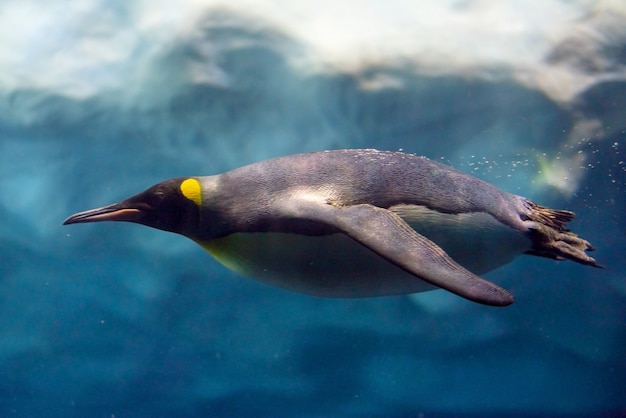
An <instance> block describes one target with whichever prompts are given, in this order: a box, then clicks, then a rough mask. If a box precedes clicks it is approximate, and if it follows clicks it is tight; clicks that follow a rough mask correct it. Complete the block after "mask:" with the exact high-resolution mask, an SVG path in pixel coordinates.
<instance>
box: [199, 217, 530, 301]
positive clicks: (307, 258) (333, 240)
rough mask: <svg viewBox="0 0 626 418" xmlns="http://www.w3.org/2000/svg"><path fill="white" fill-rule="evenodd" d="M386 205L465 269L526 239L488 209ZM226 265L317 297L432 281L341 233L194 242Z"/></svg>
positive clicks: (493, 259) (497, 261)
mask: <svg viewBox="0 0 626 418" xmlns="http://www.w3.org/2000/svg"><path fill="white" fill-rule="evenodd" d="M406 209H407V208H406V207H404V208H403V207H396V208H392V210H393V211H394V212H396V213H398V215H400V216H402V217H403V218H404V219H405V220H406V221H407V222H408V223H409V224H410V225H411V226H413V228H414V229H416V230H417V231H418V232H420V233H421V234H423V235H425V236H427V237H428V238H430V239H431V240H432V241H434V242H436V243H437V244H438V245H439V246H441V247H442V248H443V249H444V250H445V251H446V252H447V253H448V254H449V255H450V256H451V257H452V258H453V259H454V260H455V261H457V262H458V263H459V264H461V265H462V266H464V267H465V268H467V269H468V270H470V271H472V272H474V273H476V274H482V273H485V272H487V271H490V270H493V269H494V268H496V267H499V266H501V265H503V264H506V263H508V262H509V261H511V260H512V259H513V258H514V257H515V256H516V255H518V254H520V253H521V252H523V251H524V250H526V249H528V247H529V243H530V241H529V240H528V239H527V238H526V237H524V236H523V235H522V234H520V233H519V232H516V231H514V230H512V229H510V228H505V227H503V226H502V225H501V224H500V223H498V222H495V221H494V220H493V218H491V216H489V215H487V214H461V215H441V214H439V213H437V212H433V211H429V210H427V209H423V210H422V211H421V213H418V212H416V211H415V210H414V207H413V208H412V210H411V211H410V214H407V213H406ZM200 245H202V246H203V247H204V248H206V249H207V250H208V251H209V252H210V253H211V254H212V255H213V256H214V257H215V258H216V259H217V260H218V261H220V262H221V263H222V264H224V265H225V266H226V267H228V268H230V269H232V270H234V271H236V272H238V273H240V274H242V275H244V276H248V277H252V278H254V279H257V280H260V281H263V282H266V283H268V284H271V285H274V286H278V287H282V288H285V289H289V290H292V291H295V292H300V293H306V294H311V295H316V296H324V297H369V296H388V295H398V294H407V293H417V292H423V291H426V290H432V289H436V287H435V286H433V285H431V284H429V283H427V282H424V281H422V280H419V279H418V278H416V277H415V276H413V275H411V274H408V273H406V272H405V271H404V270H402V269H400V268H398V267H396V266H394V265H393V264H391V263H389V262H388V261H386V260H385V259H383V258H382V257H380V256H378V255H377V254H376V253H375V252H373V251H371V250H370V249H368V248H366V247H363V246H362V245H360V244H358V243H357V242H355V241H354V240H352V239H351V238H349V237H347V236H345V235H343V234H333V235H327V236H318V237H315V236H304V235H295V234H285V233H237V234H232V235H229V236H226V237H224V238H220V239H217V240H213V241H211V242H208V243H200Z"/></svg>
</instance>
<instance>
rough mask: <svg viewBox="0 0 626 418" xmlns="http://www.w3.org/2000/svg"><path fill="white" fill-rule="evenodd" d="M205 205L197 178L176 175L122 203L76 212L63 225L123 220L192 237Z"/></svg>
mask: <svg viewBox="0 0 626 418" xmlns="http://www.w3.org/2000/svg"><path fill="white" fill-rule="evenodd" d="M201 207H202V187H201V185H200V182H199V181H198V179H196V178H193V177H191V178H176V179H171V180H166V181H164V182H162V183H158V184H155V185H154V186H152V187H150V188H149V189H147V190H145V191H143V192H141V193H139V194H136V195H134V196H132V197H129V198H128V199H125V200H123V201H121V202H119V203H114V204H112V205H108V206H104V207H101V208H96V209H91V210H87V211H84V212H79V213H75V214H74V215H72V216H70V217H69V218H67V219H66V220H65V221H64V222H63V225H68V224H76V223H88V222H104V221H122V222H133V223H138V224H142V225H146V226H149V227H152V228H156V229H160V230H163V231H169V232H175V233H178V234H182V235H186V236H193V231H195V230H196V229H197V227H198V223H199V219H200V209H201Z"/></svg>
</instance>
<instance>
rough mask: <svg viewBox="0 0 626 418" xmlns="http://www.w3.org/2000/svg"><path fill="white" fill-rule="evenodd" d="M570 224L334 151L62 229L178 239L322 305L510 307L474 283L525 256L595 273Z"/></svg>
mask: <svg viewBox="0 0 626 418" xmlns="http://www.w3.org/2000/svg"><path fill="white" fill-rule="evenodd" d="M571 219H573V213H571V212H568V211H557V210H552V209H547V208H543V207H541V206H538V205H536V204H534V203H533V202H531V201H529V200H528V199H526V198H523V197H520V196H516V195H513V194H509V193H506V192H503V191H501V190H499V189H497V188H496V187H494V186H492V185H490V184H488V183H485V182H483V181H481V180H479V179H477V178H474V177H472V176H469V175H467V174H464V173H461V172H459V171H456V170H454V169H452V168H450V167H447V166H444V165H442V164H439V163H436V162H433V161H430V160H428V159H426V158H423V157H417V156H414V155H409V154H403V153H398V152H381V151H375V150H341V151H325V152H317V153H310V154H300V155H293V156H288V157H281V158H276V159H272V160H267V161H262V162H259V163H256V164H252V165H248V166H244V167H241V168H239V169H235V170H232V171H229V172H227V173H224V174H220V175H215V176H206V177H190V178H180V179H172V180H168V181H165V182H163V183H159V184H157V185H155V186H153V187H152V188H150V189H148V190H146V191H145V192H142V193H140V194H138V195H136V196H133V197H131V198H129V199H127V200H124V201H122V202H120V203H117V204H114V205H110V206H106V207H103V208H98V209H94V210H91V211H86V212H81V213H78V214H75V215H72V216H71V217H69V218H68V219H67V220H66V221H65V223H66V224H67V223H81V222H96V221H106V220H117V221H130V222H135V223H140V224H144V225H147V226H151V227H155V228H158V229H162V230H166V231H171V232H176V233H179V234H182V235H185V236H187V237H189V238H191V239H193V240H194V241H196V242H197V243H198V244H200V245H202V246H203V247H204V248H205V249H207V250H208V251H209V252H210V253H211V254H212V255H214V256H215V257H216V258H217V259H218V260H219V261H220V262H222V263H223V264H224V265H226V266H227V267H229V268H231V269H233V270H236V271H238V272H240V273H241V274H244V275H247V276H251V277H254V278H257V279H259V280H262V281H265V282H267V283H270V284H273V285H276V286H279V287H282V288H286V289H290V290H294V291H297V292H302V293H308V294H313V295H318V296H327V297H366V296H384V295H393V294H405V293H415V292H421V291H425V290H431V289H435V288H438V287H440V288H444V289H447V290H449V291H452V292H454V293H456V294H458V295H460V296H463V297H465V298H468V299H470V300H473V301H476V302H479V303H485V304H490V305H508V304H510V303H512V302H513V297H512V295H511V294H510V293H508V292H507V291H506V290H504V289H502V288H500V287H498V286H496V285H494V284H493V283H490V282H487V281H485V280H483V279H481V278H480V277H478V276H477V274H482V273H485V272H487V271H490V270H492V269H494V268H496V267H498V266H500V265H503V264H506V263H507V262H509V261H511V260H512V259H513V258H514V257H515V256H517V255H519V254H523V253H529V254H534V255H541V256H545V257H550V258H554V259H563V258H569V259H572V260H574V261H577V262H580V263H583V264H588V265H592V266H597V264H596V263H595V260H593V258H591V257H589V256H587V254H586V253H585V251H586V250H591V249H592V247H591V245H590V244H589V243H588V242H587V241H585V240H582V239H580V238H578V237H577V236H576V235H574V234H572V233H570V232H569V231H568V230H567V229H566V228H565V223H566V222H567V221H569V220H571Z"/></svg>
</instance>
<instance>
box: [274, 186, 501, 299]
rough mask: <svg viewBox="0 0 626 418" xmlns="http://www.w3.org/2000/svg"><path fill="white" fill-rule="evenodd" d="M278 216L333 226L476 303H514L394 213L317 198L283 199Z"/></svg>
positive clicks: (411, 270)
mask: <svg viewBox="0 0 626 418" xmlns="http://www.w3.org/2000/svg"><path fill="white" fill-rule="evenodd" d="M279 206H281V209H282V210H281V212H283V213H282V214H283V215H286V216H288V217H290V218H292V219H294V218H297V219H303V220H304V219H307V220H310V221H316V222H320V223H324V224H327V225H329V226H332V227H334V228H336V229H338V230H339V231H341V232H343V233H344V234H346V235H347V236H349V237H351V238H352V239H354V240H355V241H357V242H359V243H360V244H361V245H363V246H365V247H367V248H369V249H370V250H372V251H374V252H375V253H377V254H378V255H379V256H381V257H383V258H384V259H386V260H387V261H389V262H391V263H392V264H394V265H396V266H397V267H399V268H401V269H403V270H405V271H407V272H409V273H410V274H412V275H414V276H416V277H418V278H420V279H422V280H424V281H426V282H429V283H431V284H433V285H435V286H437V287H440V288H442V289H446V290H448V291H450V292H452V293H455V294H457V295H459V296H461V297H464V298H466V299H469V300H471V301H474V302H478V303H482V304H485V305H493V306H507V305H510V304H511V303H513V295H512V294H511V293H509V292H508V291H506V290H505V289H503V288H501V287H499V286H496V285H495V284H493V283H491V282H488V281H486V280H484V279H482V278H480V277H478V276H476V275H475V274H473V273H471V272H470V271H468V270H467V269H465V268H464V267H462V266H461V265H459V264H458V263H456V262H455V261H454V260H453V259H452V258H451V257H450V256H449V255H448V254H447V253H446V252H445V251H444V250H443V249H442V248H441V247H439V246H438V245H437V244H435V243H434V242H432V241H431V240H429V239H428V238H426V237H424V236H422V235H420V234H419V233H418V232H416V231H415V230H414V229H413V228H411V227H410V226H409V225H408V224H407V223H406V222H404V221H403V220H402V218H400V217H399V216H398V215H396V214H395V213H393V212H391V211H389V210H387V209H383V208H380V207H377V206H373V205H369V204H358V205H352V206H336V205H333V204H330V203H328V201H326V200H324V201H322V202H320V201H319V200H317V199H313V200H311V199H308V198H307V199H299V198H292V199H285V200H283V201H282V202H281V204H279Z"/></svg>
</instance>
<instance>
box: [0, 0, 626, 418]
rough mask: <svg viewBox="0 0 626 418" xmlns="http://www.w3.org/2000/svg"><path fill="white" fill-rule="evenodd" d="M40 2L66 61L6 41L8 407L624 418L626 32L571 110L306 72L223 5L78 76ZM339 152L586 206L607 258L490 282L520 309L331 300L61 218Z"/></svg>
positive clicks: (410, 72)
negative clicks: (391, 154) (421, 160)
mask: <svg viewBox="0 0 626 418" xmlns="http://www.w3.org/2000/svg"><path fill="white" fill-rule="evenodd" d="M17 4H18V3H16V2H12V3H11V6H10V7H7V8H6V10H7V11H13V12H14V13H17V11H18V6H17ZM24 4H26V3H24ZM161 6H163V5H161ZM101 7H102V8H104V7H105V6H101ZM120 7H121V6H120ZM31 12H32V15H29V16H31V17H32V20H31V19H29V20H28V22H29V25H30V26H28V27H29V28H30V30H31V32H28V33H41V31H44V32H45V33H46V34H48V32H46V31H50V32H49V33H50V35H49V36H50V37H53V36H54V37H56V38H54V39H53V40H50V42H51V43H53V42H57V44H58V45H60V47H59V48H58V49H57V50H56V53H55V54H50V50H49V49H45V48H47V47H48V45H47V44H46V43H38V44H37V45H39V46H40V47H41V48H42V49H45V54H44V53H43V52H41V51H37V50H34V49H35V46H34V44H29V45H30V48H32V49H33V50H29V53H26V52H24V51H22V50H21V51H18V52H19V53H20V54H22V55H20V56H21V57H22V59H23V62H20V63H19V65H18V64H17V61H11V60H9V59H8V58H7V57H13V56H15V54H17V52H16V51H15V50H9V49H8V48H6V49H4V50H3V47H2V46H0V58H2V60H1V63H2V65H3V66H4V67H3V68H5V71H4V74H5V78H2V77H0V81H1V82H2V83H0V95H1V97H0V109H2V113H0V173H1V174H2V176H1V177H0V218H1V219H2V220H3V221H2V222H1V223H0V416H15V417H37V416H46V417H74V416H75V417H87V416H89V417H144V416H145V417H160V416H163V417H166V416H167V417H172V416H202V417H205V416H217V417H221V416H223V417H233V416H310V417H313V416H351V417H354V416H393V417H399V416H407V417H408V416H424V417H432V416H435V417H439V416H467V415H469V416H506V415H516V416H529V415H534V416H620V414H621V415H622V416H623V415H624V414H626V377H625V376H626V282H625V277H624V269H625V268H626V262H625V260H624V257H623V254H624V253H625V252H626V236H625V235H624V231H626V218H625V217H624V208H625V207H626V205H625V204H626V198H625V196H626V195H625V190H626V171H625V165H626V163H624V156H625V154H624V152H625V151H624V148H625V147H626V141H625V139H626V133H625V130H626V119H625V118H624V109H625V107H624V106H625V105H626V103H625V100H624V97H626V95H625V94H624V93H625V92H626V81H624V80H626V77H624V74H625V73H626V70H624V68H626V56H625V55H624V52H623V51H624V50H626V49H625V46H626V37H623V36H622V37H620V36H617V35H616V36H613V37H609V36H607V37H606V42H605V44H606V45H605V46H606V48H605V49H603V50H602V53H603V54H604V55H602V57H603V59H605V61H606V62H609V63H611V65H608V64H607V66H605V67H602V68H599V69H598V68H597V69H595V70H594V71H595V72H594V71H589V73H590V74H592V75H594V74H596V75H597V74H598V73H602V72H603V71H604V72H606V73H611V74H613V75H614V77H613V78H612V80H613V81H610V82H602V81H598V80H599V79H600V78H601V77H599V76H598V80H596V82H595V83H591V84H590V85H589V86H588V87H587V88H586V89H582V91H581V92H580V93H578V94H577V95H575V97H573V98H571V100H567V101H565V102H561V101H559V100H557V99H556V98H554V97H552V96H550V95H549V94H547V93H546V92H545V91H542V90H541V89H538V88H537V87H536V86H528V85H525V84H523V83H521V82H519V81H516V80H515V79H514V78H512V77H507V76H503V77H482V78H481V77H478V76H477V75H476V74H468V73H465V72H463V71H461V70H455V71H451V72H450V73H446V74H421V75H420V74H419V72H416V71H414V69H413V68H412V67H411V66H407V65H405V64H402V65H400V64H398V65H391V64H390V66H389V67H388V68H381V67H380V66H371V67H367V66H366V68H364V69H362V70H361V71H360V72H359V73H358V74H355V73H350V72H348V71H346V70H340V69H334V70H332V71H330V70H329V71H312V70H310V69H307V70H305V69H303V68H301V67H299V66H298V65H295V64H294V63H293V62H291V61H290V59H288V58H289V54H291V53H293V51H294V50H295V51H297V50H298V48H300V47H302V45H299V44H298V42H297V40H295V39H291V38H290V37H289V35H288V34H286V33H284V32H281V31H280V30H278V29H276V30H272V29H271V28H267V27H266V28H264V29H259V28H258V27H250V26H247V23H246V24H244V23H245V22H248V23H249V20H246V19H247V18H246V19H242V20H241V21H238V20H237V19H233V18H232V16H230V15H227V16H229V19H225V20H220V19H222V18H223V16H222V15H220V14H219V13H218V14H215V15H210V18H207V20H206V21H200V22H201V23H202V24H198V25H199V26H198V28H197V31H198V35H197V36H196V37H191V38H185V39H184V40H180V42H179V43H176V42H173V41H171V39H170V42H162V40H161V39H160V38H159V37H158V36H156V35H155V37H154V38H153V40H151V39H148V40H145V39H144V40H142V42H143V43H141V44H132V45H130V44H129V45H128V48H127V49H126V50H123V49H121V48H120V45H126V44H125V42H127V41H126V40H125V38H124V37H123V34H124V33H126V32H125V30H128V26H124V25H123V22H121V21H118V20H116V21H115V22H116V23H115V24H119V25H120V31H119V32H117V31H114V32H111V33H104V34H102V35H101V36H102V37H104V38H106V37H112V38H115V37H116V36H119V37H121V38H120V39H119V40H117V41H116V42H118V43H117V44H116V45H117V46H116V48H117V49H116V50H115V51H116V52H119V53H120V54H122V53H123V54H124V55H123V57H122V58H120V57H117V56H116V57H114V58H111V59H117V60H118V61H116V62H119V65H116V66H111V65H110V62H109V61H107V60H105V59H103V60H101V61H95V62H93V63H91V64H90V65H87V66H85V69H84V70H81V71H74V70H73V69H72V68H73V67H72V68H70V69H68V68H66V67H63V66H62V65H61V64H60V62H62V63H64V64H63V65H68V64H67V61H63V60H62V59H61V60H60V59H59V56H61V57H63V51H64V50H63V48H62V46H63V42H68V43H70V44H71V45H73V46H75V45H76V42H75V41H76V39H79V40H80V39H82V37H83V36H86V35H84V34H82V33H75V32H72V31H69V32H63V36H61V35H59V33H60V29H58V28H57V29H58V30H56V31H55V30H51V29H50V27H52V28H56V26H55V25H54V24H52V23H50V22H53V23H54V22H55V19H58V20H59V21H62V22H67V21H68V20H72V19H71V14H68V16H69V17H68V16H66V18H65V19H61V16H63V14H62V13H61V14H59V15H51V14H50V13H51V12H50V10H47V9H41V10H36V8H35V10H32V11H31ZM68 13H69V12H68ZM111 13H113V15H114V16H116V17H117V18H120V16H124V15H125V14H128V13H130V11H129V10H127V9H124V8H121V9H119V10H118V9H116V10H115V11H114V12H113V11H111ZM97 16H98V18H96V16H91V18H90V19H91V20H88V21H87V22H91V23H93V25H94V28H95V29H93V30H94V31H95V30H96V29H97V27H98V26H97V25H96V22H99V21H100V20H99V17H102V16H101V15H100V14H97ZM107 16H108V17H107ZM35 17H37V19H35ZM105 18H107V19H108V18H110V16H109V15H108V14H104V16H103V17H102V19H104V20H106V19H105ZM32 22H35V23H37V24H40V23H41V22H44V23H45V22H47V25H48V26H46V25H44V24H43V23H41V24H42V27H40V28H39V29H38V28H37V27H36V26H33V25H34V23H32ZM224 22H227V23H228V24H226V23H224ZM238 22H239V23H238ZM241 22H244V23H241ZM74 24H75V22H74ZM128 24H129V25H131V26H132V24H137V22H136V21H135V22H134V23H133V22H130V23H128ZM50 25H51V26H50ZM72 27H75V26H72ZM85 31H86V29H85ZM24 36H26V35H24ZM39 36H40V37H41V38H45V36H44V35H41V34H40V35H39ZM172 38H173V39H177V38H176V37H172ZM24 39H25V38H24ZM115 39H117V38H115ZM24 42H26V41H24ZM128 42H130V41H128ZM159 42H162V43H159ZM90 45H91V44H89V43H88V42H87V43H85V46H84V50H82V49H81V51H83V52H85V54H86V55H85V56H81V55H80V54H79V55H78V56H77V57H76V60H77V61H78V62H80V60H81V57H82V59H85V60H86V59H88V58H89V57H88V56H87V55H89V54H88V53H87V52H89V51H92V49H90V48H93V46H90ZM157 46H158V48H157ZM142 48H143V49H142ZM149 48H157V49H158V53H156V54H155V56H156V58H154V56H152V58H151V60H150V61H149V62H148V64H146V63H145V62H143V61H141V60H140V59H138V58H136V57H137V56H139V57H141V56H143V55H142V54H143V53H144V52H145V49H149ZM587 52H588V51H587ZM581 54H584V52H581ZM104 55H105V56H109V55H107V54H104ZM5 58H7V59H5ZM579 58H580V60H581V61H584V58H585V56H584V55H581V57H579ZM29 59H30V60H32V61H28V60H29ZM548 61H549V58H548V57H547V58H546V61H545V62H548ZM7 62H9V63H11V62H13V63H14V64H7ZM29 62H32V66H29V65H28V63H29ZM72 62H73V61H72ZM542 62H544V61H542ZM25 63H26V64H25ZM143 64H145V65H143ZM11 65H15V67H13V70H14V71H13V72H11V68H12V67H11ZM142 65H143V66H142ZM581 66H582V64H581ZM25 67H28V68H29V71H30V73H28V74H30V75H28V74H22V72H20V71H21V69H23V68H25ZM37 68H39V70H37ZM138 68H140V70H139V69H138ZM555 71H556V70H555ZM58 72H60V73H62V74H66V75H67V80H66V79H65V78H63V77H60V76H59V77H56V76H58V74H57V73H58ZM129 74H130V75H129ZM615 74H617V75H618V76H615ZM22 75H23V77H22V78H20V77H21V76H22ZM202 75H204V76H202ZM27 76H28V77H30V78H28V77H27ZM55 77H56V78H55ZM76 77H79V78H78V79H77V78H76ZM620 77H621V78H620ZM381 78H382V79H390V78H391V79H393V83H389V84H384V83H383V84H381V85H378V86H377V87H376V88H372V87H371V85H368V84H367V83H364V82H363V79H381ZM7 80H9V81H7ZM10 80H14V82H10ZM15 80H18V81H15ZM20 80H21V81H20ZM24 80H26V81H24ZM51 80H52V81H51ZM59 80H62V82H61V81H59ZM207 80H208V81H207ZM11 83H13V84H11ZM66 86H69V87H67V88H66ZM337 148H378V149H387V150H398V149H402V150H404V151H405V152H411V153H416V154H420V155H426V156H428V157H430V158H432V159H435V160H438V161H441V162H444V163H447V164H451V165H453V166H455V167H456V168H458V169H460V170H462V171H465V172H467V173H470V174H473V175H475V176H477V177H480V178H482V179H484V180H486V181H489V182H491V183H493V184H495V185H497V186H498V187H501V188H503V189H505V190H507V191H510V192H513V193H517V194H522V195H525V196H527V197H530V198H532V199H533V200H535V201H537V202H539V203H541V204H544V205H547V206H551V207H556V208H563V209H570V210H573V211H575V212H576V213H577V219H576V220H575V221H574V222H573V223H572V224H571V227H572V229H573V230H575V231H576V232H577V233H579V234H580V235H581V236H583V237H585V238H586V239H588V240H589V241H591V242H592V243H593V244H594V245H595V246H596V247H597V251H596V252H595V253H594V254H593V255H594V257H596V259H597V260H598V262H599V263H600V264H603V265H604V266H605V267H606V268H605V269H602V270H600V269H593V268H590V267H586V266H581V265H577V264H574V263H572V262H555V261H551V260H546V259H539V258H536V257H529V256H522V257H519V258H518V259H516V260H515V261H514V262H513V263H511V264H509V265H507V266H505V267H503V268H500V269H498V270H496V271H494V272H491V273H489V274H487V275H486V276H485V277H486V278H487V279H489V280H491V281H494V282H496V283H498V284H500V285H502V286H503V287H505V288H507V289H509V290H511V291H512V292H513V293H514V294H515V296H516V302H515V304H514V305H512V306H510V307H508V308H490V307H485V306H480V305H477V304H473V303H471V302H468V301H466V300H463V299H460V298H458V297H456V296H454V295H451V294H448V293H446V292H444V291H434V292H428V293H424V294H420V295H414V296H403V297H387V298H372V299H361V300H327V299H319V298H314V297H308V296H303V295H299V294H294V293H290V292H287V291H284V290H280V289H275V288H271V287H268V286H266V285H264V284H261V283H258V282H255V281H253V280H250V279H245V278H242V277H239V276H237V275H236V274H235V273H232V272H230V271H228V270H226V269H225V268H224V267H222V266H221V265H220V264H218V263H217V262H216V261H215V260H213V259H212V258H211V257H210V256H209V255H208V254H206V253H205V252H204V251H203V250H202V249H201V248H200V247H197V246H196V245H195V244H193V243H192V242H190V241H188V240H186V239H185V238H183V237H181V236H177V235H174V234H168V233H164V232H160V231H156V230H152V229H149V228H145V227H142V226H138V225H132V224H116V223H110V224H90V225H78V226H66V227H63V226H61V222H62V221H63V219H64V218H65V217H66V216H68V215H70V214H71V213H74V212H77V211H80V210H85V209H89V208H93V207H97V206H102V205H105V204H109V203H113V202H115V201H118V200H120V199H123V198H125V197H128V196H130V195H131V194H134V193H136V192H138V191H141V190H143V189H145V188H146V187H148V186H150V185H152V184H154V183H156V182H159V181H162V180H164V179H167V178H170V177H177V176H190V175H209V174H215V173H219V172H223V171H226V170H229V169H232V168H236V167H238V166H241V165H243V164H247V163H251V162H255V161H260V160H263V159H266V158H270V157H275V156H280V155H288V154H292V153H299V152H306V151H314V150H321V149H337Z"/></svg>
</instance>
